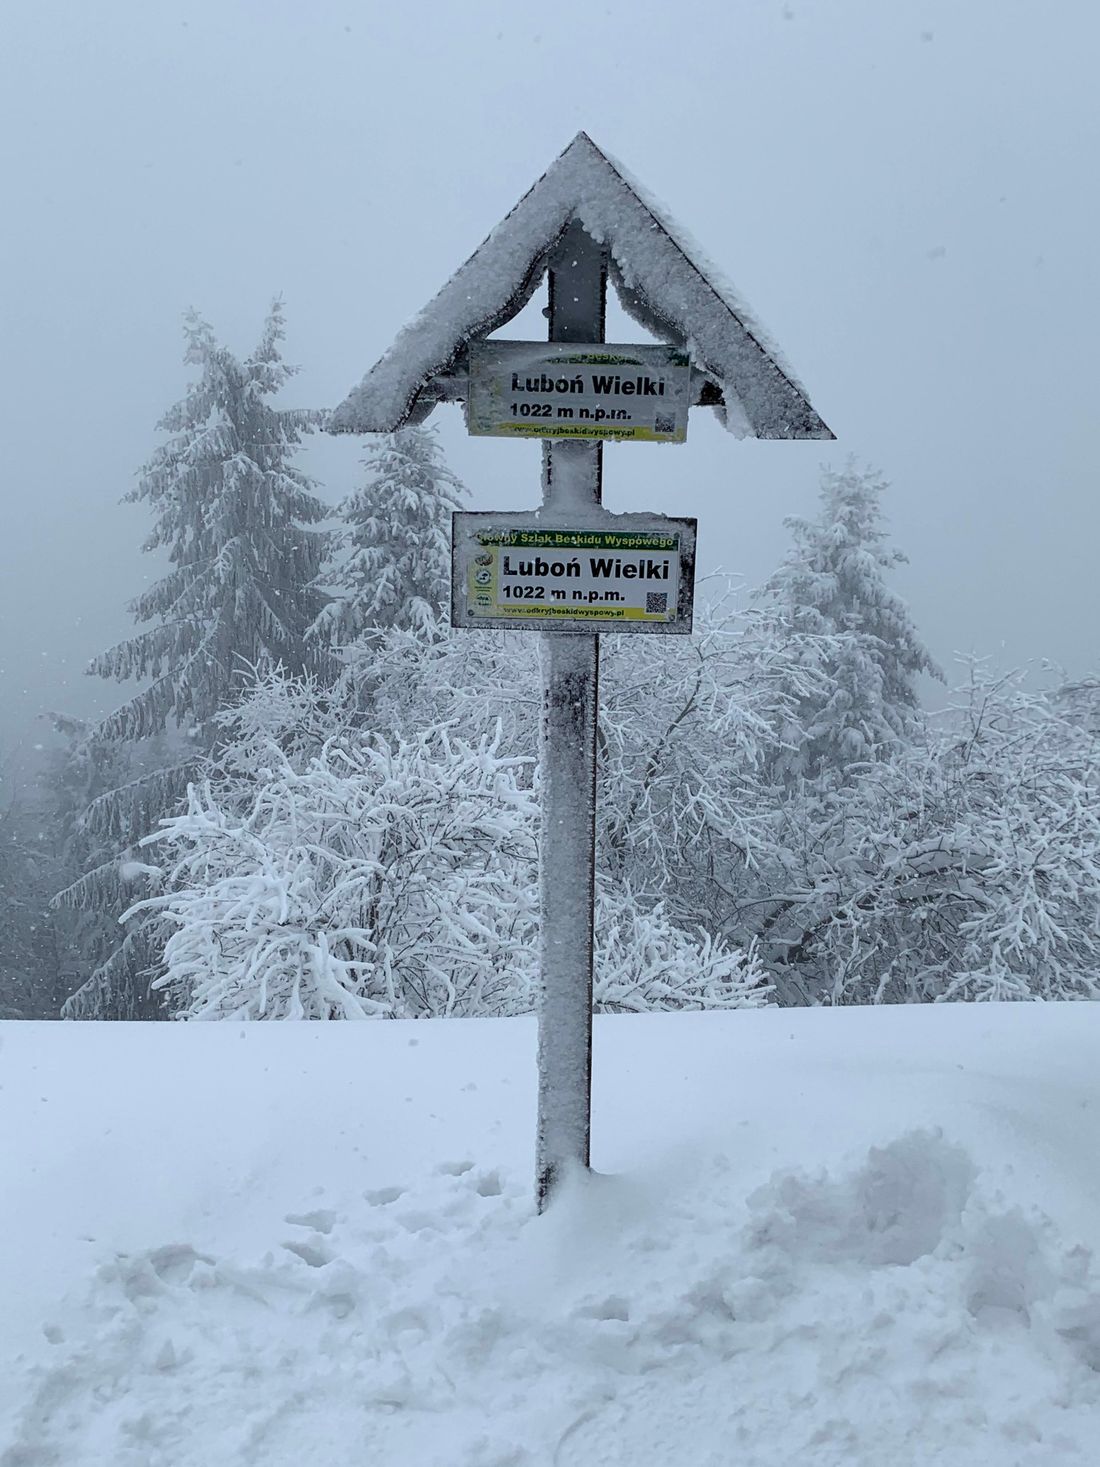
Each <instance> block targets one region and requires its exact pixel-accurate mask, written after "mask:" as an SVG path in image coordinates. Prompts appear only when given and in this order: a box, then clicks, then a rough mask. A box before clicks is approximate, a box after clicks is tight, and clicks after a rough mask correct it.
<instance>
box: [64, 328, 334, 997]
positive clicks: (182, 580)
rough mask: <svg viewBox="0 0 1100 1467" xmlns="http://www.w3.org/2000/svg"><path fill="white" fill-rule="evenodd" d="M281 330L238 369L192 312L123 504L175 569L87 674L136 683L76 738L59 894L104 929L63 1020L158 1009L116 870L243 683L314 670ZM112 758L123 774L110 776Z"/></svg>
mask: <svg viewBox="0 0 1100 1467" xmlns="http://www.w3.org/2000/svg"><path fill="white" fill-rule="evenodd" d="M283 335H284V331H283V314H282V307H281V305H280V304H279V303H278V302H276V303H275V304H274V305H273V306H272V308H271V311H270V313H269V314H268V317H267V320H266V322H265V324H264V328H263V332H262V334H261V337H260V341H259V344H258V345H257V347H256V349H255V350H254V351H253V352H252V353H251V354H250V355H249V356H248V357H246V358H244V359H243V360H242V359H239V358H237V357H236V356H235V355H234V354H233V353H232V352H231V351H229V350H228V349H227V348H226V347H224V346H222V345H220V344H219V343H218V342H217V341H216V340H215V338H214V334H213V332H212V331H211V329H210V327H209V326H208V325H207V324H206V322H204V321H203V320H202V319H201V318H200V317H198V316H197V315H195V314H194V313H191V314H190V315H188V316H187V318H186V321H185V336H186V340H187V349H186V353H185V360H186V361H187V362H188V364H190V365H191V366H194V367H195V368H197V369H198V371H197V376H196V378H195V380H194V381H193V382H192V383H191V385H190V386H189V387H188V389H187V392H186V394H185V396H184V397H183V399H182V400H181V401H180V402H179V403H177V404H176V406H175V407H173V408H171V409H170V410H169V412H168V413H167V414H166V415H165V417H164V418H163V419H162V420H161V423H160V427H161V429H163V430H164V431H165V432H166V433H167V434H168V435H169V436H168V438H167V440H166V442H164V443H163V444H162V445H161V446H160V447H159V448H158V449H157V450H156V452H155V453H154V455H153V457H152V458H151V459H150V460H149V462H148V463H147V464H146V465H145V467H144V469H143V470H142V471H141V474H140V475H139V478H138V482H137V484H136V486H135V487H134V489H133V490H132V491H131V492H130V493H129V494H128V495H127V496H126V499H127V500H130V501H134V502H145V503H147V504H148V505H149V507H150V508H151V510H152V512H153V514H154V517H155V518H154V524H153V528H152V531H151V532H150V534H149V536H148V537H147V539H146V541H145V546H144V548H145V549H146V550H149V551H162V552H164V551H166V552H167V555H168V559H169V561H170V563H171V567H172V568H171V570H170V571H169V573H168V574H167V575H166V576H164V577H162V578H161V579H160V580H158V581H157V582H155V583H154V584H153V585H152V586H151V587H150V588H149V589H148V590H147V591H144V592H143V593H142V594H141V595H140V596H138V597H137V598H136V599H135V600H134V601H133V602H132V603H131V606H130V610H131V612H132V614H133V616H134V618H135V620H136V621H137V622H139V623H142V624H145V625H144V629H143V630H141V631H139V632H138V633H137V634H136V635H135V636H133V637H131V638H129V639H128V640H126V641H125V642H122V643H120V644H119V645H118V646H116V647H113V648H111V649H110V650H109V651H107V652H104V653H103V654H102V655H101V656H99V657H97V658H95V659H94V660H93V662H92V663H91V665H90V667H89V669H88V671H89V672H91V673H94V674H97V675H99V676H102V677H109V678H118V679H121V680H127V679H135V678H136V679H142V680H144V681H145V686H144V687H142V689H141V690H140V691H139V692H138V693H136V694H135V695H134V696H133V697H131V698H129V699H128V700H127V701H126V702H125V703H124V704H123V705H122V706H121V707H120V708H119V709H117V710H116V711H115V712H114V713H112V714H111V715H110V716H109V717H108V718H106V719H105V720H103V721H102V722H101V723H100V724H99V725H98V726H97V727H96V729H95V730H94V731H92V733H91V735H90V736H89V737H88V738H87V739H86V740H85V742H84V749H85V753H86V754H87V755H89V756H90V757H92V758H93V759H94V761H95V763H96V764H97V765H98V778H97V784H98V788H97V789H96V791H95V793H94V795H93V797H92V798H91V799H90V802H89V803H88V805H87V807H86V808H85V809H84V810H83V811H82V812H81V813H80V815H79V818H78V822H77V824H78V826H79V836H80V840H81V842H82V844H83V846H84V848H85V851H86V854H87V858H88V859H87V865H86V869H85V871H84V874H83V875H82V876H81V877H80V878H79V879H78V880H77V881H75V882H72V883H70V884H69V886H67V887H66V888H65V890H64V891H63V892H62V893H61V894H60V897H59V899H58V900H59V902H60V903H61V904H62V905H63V906H65V907H67V908H68V909H70V910H72V911H76V912H83V913H85V914H88V915H89V916H91V917H92V918H93V919H94V918H96V916H97V914H98V922H99V927H100V928H102V929H103V930H104V931H105V932H106V933H107V934H110V935H109V936H108V937H106V938H105V940H104V941H102V942H101V941H98V940H97V942H96V947H97V950H98V951H97V962H96V965H95V968H94V971H93V972H92V974H91V976H90V977H89V978H88V979H87V981H86V982H85V983H84V984H83V985H82V986H81V988H80V989H79V990H78V992H77V993H76V994H74V995H73V997H72V998H71V999H70V1001H69V1003H68V1004H67V1005H66V1013H67V1015H68V1016H69V1017H90V1018H112V1017H120V1018H133V1017H148V1016H151V1012H150V1011H152V1012H153V1013H155V1012H156V1010H157V1009H158V1008H159V1007H160V1005H159V1001H151V1000H150V999H149V979H150V978H151V977H152V976H153V974H154V973H155V972H156V971H158V966H157V964H158V952H159V946H160V943H159V941H158V936H157V933H156V932H155V931H154V930H152V929H151V928H150V927H149V926H148V925H144V926H142V925H136V926H133V927H131V929H130V930H129V932H128V933H127V934H126V936H125V938H124V940H123V941H122V942H121V944H120V943H119V942H118V941H117V939H118V937H119V928H118V917H119V915H120V914H121V912H122V911H123V909H124V908H125V907H126V906H128V905H129V904H130V901H131V899H132V893H131V892H130V891H129V890H128V888H127V883H126V882H125V881H124V880H122V879H121V878H120V872H121V871H122V870H123V869H125V868H127V867H128V866H129V865H131V864H132V863H133V849H132V848H133V846H134V845H135V843H136V842H137V841H138V840H139V839H140V837H141V836H142V835H144V834H145V833H146V832H147V831H148V830H150V829H151V828H153V827H154V826H155V825H156V823H157V821H158V820H159V819H160V817H161V816H162V815H163V814H164V813H165V812H166V811H168V810H171V809H173V808H174V807H175V806H176V805H177V804H178V802H179V801H180V800H181V799H182V798H183V797H184V795H185V792H186V788H187V783H188V780H189V778H190V777H192V775H193V773H194V769H195V764H196V759H197V758H198V757H199V756H201V755H202V754H203V753H204V752H205V751H206V750H208V749H209V748H210V747H211V746H212V744H213V742H214V739H215V736H216V714H217V711H218V709H219V708H221V707H222V706H223V705H225V704H227V703H230V702H232V701H234V699H235V698H236V697H237V696H238V695H239V692H240V690H241V687H242V686H243V682H244V679H245V677H246V675H249V674H251V673H252V672H253V671H254V670H255V669H257V668H261V667H265V666H282V667H284V668H286V669H287V670H288V671H290V672H292V673H303V672H306V671H310V670H316V669H317V668H318V666H319V664H321V663H322V662H323V661H324V652H323V649H320V648H318V647H316V646H315V645H314V644H312V643H310V642H309V641H308V640H307V637H306V633H307V630H308V628H309V626H310V625H311V623H312V622H313V620H314V618H315V617H316V616H317V614H318V611H319V610H320V608H321V606H322V604H323V598H322V597H321V596H320V594H319V592H318V591H317V590H316V587H315V582H316V579H317V576H318V574H319V572H320V568H321V564H322V561H323V558H324V554H325V549H326V545H327V532H325V531H324V530H322V529H318V528H316V526H317V525H318V524H319V522H320V521H321V520H322V519H323V518H324V517H325V516H326V514H327V510H326V508H325V506H324V505H323V504H322V502H321V501H320V500H319V499H318V498H317V496H316V495H315V494H314V492H313V484H312V481H311V480H310V479H309V478H307V477H306V475H305V474H303V473H302V471H301V470H300V469H298V468H297V467H295V465H294V461H293V460H294V454H295V451H296V449H297V447H298V445H299V444H300V442H301V438H302V436H303V434H305V433H308V432H310V431H312V430H313V429H314V428H315V427H316V426H317V425H318V423H319V422H320V419H321V415H320V414H319V413H316V412H310V411H303V410H300V409H290V408H280V407H276V406H275V405H274V403H273V401H272V399H273V398H274V397H275V396H276V394H277V393H278V392H279V391H280V389H281V388H282V387H283V386H284V385H285V383H286V382H287V380H288V379H289V377H290V376H291V375H292V373H293V370H294V369H293V368H291V367H289V366H287V365H286V363H284V362H283V360H282V355H281V343H282V340H283ZM158 756H166V757H158ZM108 765H110V766H111V767H121V768H122V770H124V771H125V772H124V774H123V777H121V778H120V779H117V780H114V781H110V782H106V783H105V782H104V780H103V771H104V769H105V768H106V767H108ZM88 925H89V924H87V923H85V926H86V927H87V926H88ZM92 925H95V924H94V921H93V923H92Z"/></svg>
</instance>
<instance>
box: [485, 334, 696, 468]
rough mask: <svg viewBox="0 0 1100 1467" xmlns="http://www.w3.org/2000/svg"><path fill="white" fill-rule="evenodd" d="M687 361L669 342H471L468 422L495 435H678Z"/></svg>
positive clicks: (663, 438)
mask: <svg viewBox="0 0 1100 1467" xmlns="http://www.w3.org/2000/svg"><path fill="white" fill-rule="evenodd" d="M690 390H691V363H690V362H689V360H688V357H687V354H686V353H685V352H682V351H678V350H677V349H676V348H675V347H671V346H617V345H612V344H610V343H603V342H601V343H599V344H597V345H591V346H588V345H585V346H579V345H577V344H576V343H572V342H570V343H566V342H560V341H554V342H547V341H476V342H471V343H470V390H469V399H468V407H467V425H468V427H469V430H470V432H471V433H472V434H475V435H478V436H487V437H494V438H585V439H612V440H614V439H618V440H619V441H621V442H624V443H683V441H684V439H685V438H686V437H687V421H688V406H689V402H690Z"/></svg>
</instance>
